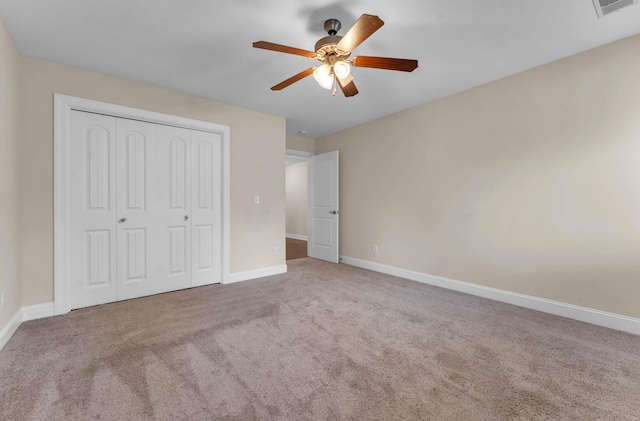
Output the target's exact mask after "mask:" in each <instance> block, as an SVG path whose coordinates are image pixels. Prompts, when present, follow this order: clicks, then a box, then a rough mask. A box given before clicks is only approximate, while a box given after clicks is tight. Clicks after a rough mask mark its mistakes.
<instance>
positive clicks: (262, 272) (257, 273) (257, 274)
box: [226, 265, 287, 284]
mask: <svg viewBox="0 0 640 421" xmlns="http://www.w3.org/2000/svg"><path fill="white" fill-rule="evenodd" d="M281 273H287V265H278V266H271V267H267V268H262V269H254V270H248V271H246V272H236V273H232V274H231V276H230V277H229V282H226V283H227V284H233V283H235V282H242V281H248V280H250V279H257V278H262V277H265V276H272V275H280V274H281Z"/></svg>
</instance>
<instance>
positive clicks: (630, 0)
mask: <svg viewBox="0 0 640 421" xmlns="http://www.w3.org/2000/svg"><path fill="white" fill-rule="evenodd" d="M635 3H638V0H593V5H594V6H595V7H596V13H597V14H598V17H599V18H602V17H604V16H606V15H608V14H609V13H613V12H617V11H618V10H620V9H622V8H623V7H627V6H631V5H632V4H635Z"/></svg>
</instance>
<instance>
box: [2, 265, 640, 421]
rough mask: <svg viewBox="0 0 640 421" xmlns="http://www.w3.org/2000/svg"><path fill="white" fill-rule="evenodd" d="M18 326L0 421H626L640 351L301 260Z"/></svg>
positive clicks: (633, 344)
mask: <svg viewBox="0 0 640 421" xmlns="http://www.w3.org/2000/svg"><path fill="white" fill-rule="evenodd" d="M288 264H289V273H287V274H284V275H278V276H273V277H269V278H263V279H261V280H255V281H248V282H244V283H239V284H233V285H225V286H222V285H215V286H210V287H202V288H196V289H191V290H187V291H181V292H176V293H169V294H163V295H159V296H154V297H148V298H142V299H137V300H131V301H127V302H120V303H114V304H108V305H103V306H98V307H93V308H88V309H83V310H78V311H74V312H72V313H70V314H67V315H63V316H56V317H51V318H48V319H42V320H36V321H31V322H27V323H24V324H23V325H22V326H21V327H20V328H19V329H18V331H17V332H16V333H15V335H14V336H13V338H12V339H11V340H10V341H9V342H8V344H7V345H6V347H5V348H4V349H3V350H2V351H1V352H0V397H1V401H0V419H2V420H58V419H65V420H67V419H69V420H93V419H99V420H146V419H157V420H219V419H220V420H222V419H229V420H231V419H236V420H253V419H263V420H269V419H274V420H307V419H309V420H411V419H421V420H518V419H522V420H531V419H540V420H542V419H549V420H560V419H561V420H566V419H575V420H597V419H599V420H635V419H639V418H640V337H637V336H633V335H629V334H625V333H621V332H616V331H612V330H608V329H604V328H600V327H596V326H592V325H588V324H584V323H580V322H576V321H572V320H567V319H563V318H559V317H554V316H550V315H545V314H542V313H538V312H535V311H530V310H526V309H521V308H517V307H514V306H510V305H507V304H502V303H498V302H493V301H490V300H485V299H482V298H477V297H472V296H468V295H464V294H460V293H455V292H451V291H447V290H443V289H439V288H434V287H430V286H427V285H422V284H419V283H414V282H411V281H406V280H402V279H398V278H393V277H390V276H386V275H382V274H378V273H375V272H369V271H365V270H361V269H357V268H353V267H350V266H346V265H332V264H328V263H324V262H319V261H315V260H312V259H309V258H305V259H300V260H294V261H290V262H288Z"/></svg>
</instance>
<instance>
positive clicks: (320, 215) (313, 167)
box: [307, 151, 340, 263]
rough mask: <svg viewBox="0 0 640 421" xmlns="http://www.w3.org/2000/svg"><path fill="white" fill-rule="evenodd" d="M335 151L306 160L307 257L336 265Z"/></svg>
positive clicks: (336, 165) (336, 189)
mask: <svg viewBox="0 0 640 421" xmlns="http://www.w3.org/2000/svg"><path fill="white" fill-rule="evenodd" d="M339 217H340V215H339V207H338V151H332V152H327V153H323V154H320V155H314V156H312V157H310V158H309V216H308V229H307V231H308V232H307V235H308V242H307V254H308V255H309V257H314V258H316V259H321V260H326V261H329V262H333V263H338V260H339V254H338V239H339V237H338V229H339Z"/></svg>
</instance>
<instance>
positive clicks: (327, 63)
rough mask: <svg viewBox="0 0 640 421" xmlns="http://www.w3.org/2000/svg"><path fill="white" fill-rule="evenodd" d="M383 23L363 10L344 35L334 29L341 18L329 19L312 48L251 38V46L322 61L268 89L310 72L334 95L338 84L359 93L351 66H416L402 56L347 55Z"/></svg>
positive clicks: (409, 69) (411, 68)
mask: <svg viewBox="0 0 640 421" xmlns="http://www.w3.org/2000/svg"><path fill="white" fill-rule="evenodd" d="M382 25H384V22H383V21H382V20H381V19H380V18H379V17H378V16H373V15H366V14H365V15H362V16H360V18H359V19H358V21H357V22H356V23H355V24H354V25H353V26H352V27H351V29H349V31H347V33H346V34H345V35H344V36H339V35H337V33H338V31H339V30H340V28H341V26H342V25H341V23H340V21H339V20H337V19H329V20H327V21H325V23H324V29H325V30H326V31H327V33H328V34H329V36H327V37H324V38H322V39H320V40H319V41H318V42H317V43H316V45H315V52H313V51H307V50H302V49H299V48H294V47H288V46H286V45H280V44H274V43H271V42H266V41H257V42H254V43H253V46H254V48H261V49H264V50H271V51H278V52H282V53H287V54H295V55H299V56H303V57H307V58H312V59H316V60H318V61H320V62H322V64H321V65H320V66H317V67H311V68H309V69H306V70H303V71H302V72H300V73H298V74H297V75H294V76H292V77H290V78H289V79H287V80H285V81H284V82H281V83H279V84H277V85H275V86H273V87H272V88H271V90H274V91H279V90H281V89H284V88H286V87H287V86H289V85H291V84H293V83H295V82H297V81H299V80H301V79H303V78H305V77H307V76H309V75H310V74H313V77H314V79H315V80H316V82H318V84H319V85H320V86H321V87H323V88H325V89H331V88H333V95H335V93H336V89H337V86H339V87H340V89H341V90H342V92H343V93H344V95H345V96H346V97H351V96H355V95H357V94H358V89H356V86H355V84H354V83H353V75H352V73H351V66H354V67H369V68H373V69H386V70H397V71H402V72H412V71H414V70H415V69H416V68H417V67H418V60H410V59H402V58H389V57H369V56H360V57H354V58H352V59H349V56H350V55H351V52H352V51H353V50H354V49H355V48H356V47H357V46H358V45H360V44H362V42H363V41H364V40H366V39H367V38H369V37H370V36H371V35H372V34H373V33H374V32H376V31H377V30H378V29H380V28H381V27H382Z"/></svg>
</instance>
